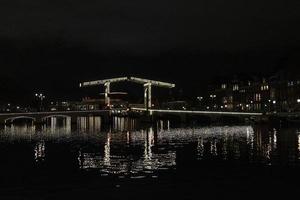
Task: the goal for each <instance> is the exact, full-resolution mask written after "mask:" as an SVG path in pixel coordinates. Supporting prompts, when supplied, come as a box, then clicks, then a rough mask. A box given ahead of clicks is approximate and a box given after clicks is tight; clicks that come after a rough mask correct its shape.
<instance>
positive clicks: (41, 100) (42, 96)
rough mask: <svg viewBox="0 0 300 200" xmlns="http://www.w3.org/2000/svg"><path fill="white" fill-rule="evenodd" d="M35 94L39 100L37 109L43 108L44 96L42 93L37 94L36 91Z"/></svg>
mask: <svg viewBox="0 0 300 200" xmlns="http://www.w3.org/2000/svg"><path fill="white" fill-rule="evenodd" d="M35 96H36V97H37V98H38V99H39V101H40V107H39V111H42V110H43V100H44V99H45V98H46V96H45V95H43V94H42V93H40V94H38V93H36V94H35Z"/></svg>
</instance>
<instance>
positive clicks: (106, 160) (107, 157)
mask: <svg viewBox="0 0 300 200" xmlns="http://www.w3.org/2000/svg"><path fill="white" fill-rule="evenodd" d="M110 140H111V133H110V132H109V133H107V138H106V142H105V145H104V158H103V161H104V165H105V166H110V165H111V163H110Z"/></svg>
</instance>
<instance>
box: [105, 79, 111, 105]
mask: <svg viewBox="0 0 300 200" xmlns="http://www.w3.org/2000/svg"><path fill="white" fill-rule="evenodd" d="M104 88H105V105H106V106H108V107H109V106H110V96H109V94H110V82H106V83H104Z"/></svg>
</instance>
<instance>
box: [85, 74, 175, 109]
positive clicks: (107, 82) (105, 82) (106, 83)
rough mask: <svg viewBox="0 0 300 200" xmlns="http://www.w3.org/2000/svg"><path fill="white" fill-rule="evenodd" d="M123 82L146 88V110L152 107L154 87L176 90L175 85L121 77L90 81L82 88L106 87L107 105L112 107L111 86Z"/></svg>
mask: <svg viewBox="0 0 300 200" xmlns="http://www.w3.org/2000/svg"><path fill="white" fill-rule="evenodd" d="M121 81H130V82H135V83H138V84H142V85H143V86H144V106H145V109H147V110H148V109H151V107H152V86H156V87H164V88H174V87H175V84H172V83H166V82H161V81H154V80H149V79H143V78H137V77H120V78H112V79H104V80H98V81H89V82H83V83H80V85H79V86H80V87H88V86H95V85H104V88H105V93H104V95H105V104H106V105H107V106H108V107H110V92H111V91H110V89H111V88H110V85H111V83H115V82H121Z"/></svg>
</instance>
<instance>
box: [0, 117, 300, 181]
mask: <svg viewBox="0 0 300 200" xmlns="http://www.w3.org/2000/svg"><path fill="white" fill-rule="evenodd" d="M0 141H1V143H2V144H3V143H4V144H7V145H14V147H15V148H16V149H18V148H20V149H18V150H20V151H22V150H23V149H21V148H22V147H19V146H18V145H20V143H21V144H28V145H30V147H31V148H32V152H33V153H32V154H33V155H32V157H28V158H27V159H28V160H30V159H32V160H34V162H35V163H37V164H41V163H47V159H48V154H51V155H53V154H54V155H55V156H56V157H57V162H60V161H61V159H63V158H60V156H61V155H60V152H59V151H54V152H51V151H53V147H52V146H53V143H55V144H56V145H59V146H61V147H62V149H63V150H65V151H66V152H69V151H70V152H75V153H74V154H70V155H69V156H70V159H71V160H76V162H77V163H78V165H77V166H74V167H77V168H78V169H81V170H98V171H99V173H102V174H103V175H109V174H117V175H119V177H123V176H130V177H132V178H142V177H144V176H146V175H149V174H150V175H152V176H153V177H155V176H154V173H156V172H158V171H160V170H165V169H174V170H176V167H177V165H178V162H181V163H184V164H185V165H186V166H187V168H188V166H189V164H190V163H189V162H191V160H192V162H204V163H209V162H215V161H222V162H224V163H226V162H236V163H239V164H240V163H246V164H260V165H298V163H299V158H300V154H299V152H300V131H299V130H297V129H286V130H284V129H283V130H277V129H275V128H269V127H259V126H255V127H252V126H211V127H194V128H193V127H191V128H172V126H171V123H170V122H169V121H158V122H157V123H156V125H154V126H151V127H149V126H148V127H146V128H145V127H144V128H143V127H142V126H141V125H140V124H139V123H138V122H137V121H136V120H134V119H128V118H114V119H113V124H112V126H111V127H109V128H108V129H107V128H103V126H102V124H101V118H100V117H79V118H78V119H77V123H76V124H72V123H71V119H69V118H66V119H56V118H52V119H51V120H50V121H49V123H47V124H45V125H43V126H35V125H11V126H5V127H4V128H3V129H2V130H1V134H0ZM16 141H18V142H16ZM183 150H184V152H185V154H184V156H183V157H182V156H181V157H178V153H179V154H180V153H181V152H182V151H183ZM8 155H9V153H8ZM55 156H54V157H55ZM24 162H26V161H24ZM48 162H50V161H48ZM52 162H55V159H54V160H52ZM66 162H67V161H66ZM64 164H66V163H64ZM20 165H22V163H20Z"/></svg>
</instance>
